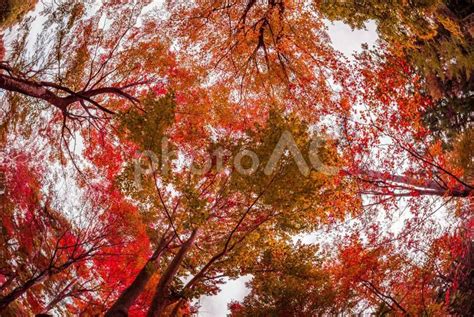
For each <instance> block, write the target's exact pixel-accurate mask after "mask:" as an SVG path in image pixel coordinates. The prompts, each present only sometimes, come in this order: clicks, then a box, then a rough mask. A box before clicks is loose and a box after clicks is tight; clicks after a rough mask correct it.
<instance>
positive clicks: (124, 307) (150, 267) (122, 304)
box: [104, 237, 171, 317]
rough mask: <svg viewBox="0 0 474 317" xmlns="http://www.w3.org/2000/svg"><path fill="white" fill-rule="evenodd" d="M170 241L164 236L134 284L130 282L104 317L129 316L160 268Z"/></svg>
mask: <svg viewBox="0 0 474 317" xmlns="http://www.w3.org/2000/svg"><path fill="white" fill-rule="evenodd" d="M170 241H171V239H167V237H163V238H162V239H161V241H160V243H159V245H158V247H157V248H156V250H155V252H154V253H153V255H152V256H151V257H150V259H148V261H147V262H146V264H145V266H143V268H142V269H141V270H140V272H139V273H138V274H137V276H136V277H135V279H134V280H133V282H132V284H130V286H128V287H127V288H126V289H125V290H124V291H123V292H122V294H120V296H119V298H118V299H117V300H116V301H115V303H114V304H113V305H112V307H110V309H109V310H108V311H107V312H106V313H105V315H104V317H121V316H128V311H129V309H130V307H131V306H132V305H133V303H134V302H135V300H136V299H137V297H138V296H139V295H140V294H141V293H142V292H143V290H144V289H145V286H146V284H147V283H148V281H149V280H150V278H151V277H152V276H153V274H154V273H155V272H156V270H157V268H158V265H157V261H158V259H159V258H160V257H161V255H162V254H163V253H164V251H165V250H166V248H167V246H168V244H169V242H170Z"/></svg>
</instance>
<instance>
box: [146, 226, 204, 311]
mask: <svg viewBox="0 0 474 317" xmlns="http://www.w3.org/2000/svg"><path fill="white" fill-rule="evenodd" d="M197 233H198V229H194V230H193V232H192V233H191V236H190V237H189V239H188V240H187V241H186V242H185V243H183V245H182V246H181V248H180V249H179V251H178V253H177V254H176V255H175V257H174V258H173V261H171V263H170V264H169V265H168V267H167V269H166V271H165V272H164V273H163V275H162V276H161V278H160V282H159V283H158V286H157V287H156V292H155V295H154V296H153V299H152V302H151V306H150V309H149V310H148V314H147V316H148V317H159V316H161V315H162V314H163V311H164V309H165V308H166V307H167V306H168V305H169V303H170V302H171V301H172V300H173V299H172V298H171V297H172V296H171V293H170V284H171V282H172V280H173V278H174V277H175V275H176V273H177V272H178V270H179V267H180V266H181V263H182V262H183V259H184V256H185V255H186V253H187V252H188V251H189V249H190V248H191V247H192V246H193V244H194V240H195V239H196V236H197Z"/></svg>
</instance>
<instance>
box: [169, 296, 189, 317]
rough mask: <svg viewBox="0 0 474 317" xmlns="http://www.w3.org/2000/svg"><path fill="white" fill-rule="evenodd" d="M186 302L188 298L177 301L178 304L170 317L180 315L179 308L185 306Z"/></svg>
mask: <svg viewBox="0 0 474 317" xmlns="http://www.w3.org/2000/svg"><path fill="white" fill-rule="evenodd" d="M185 302H186V300H184V299H181V300H179V301H178V302H177V303H176V305H174V307H173V311H172V312H171V314H170V317H178V313H179V309H180V308H181V306H183V304H184V303H185Z"/></svg>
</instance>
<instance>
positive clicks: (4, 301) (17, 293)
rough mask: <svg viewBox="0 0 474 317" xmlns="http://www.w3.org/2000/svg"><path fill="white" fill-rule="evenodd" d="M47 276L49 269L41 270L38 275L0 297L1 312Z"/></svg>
mask: <svg viewBox="0 0 474 317" xmlns="http://www.w3.org/2000/svg"><path fill="white" fill-rule="evenodd" d="M46 276H47V271H43V272H41V273H40V274H39V275H38V276H36V277H34V278H31V279H29V280H28V281H26V282H25V283H23V284H22V285H21V286H18V287H16V288H15V289H14V290H12V291H11V292H10V293H8V294H7V295H5V296H3V297H1V298H0V312H2V311H3V310H4V309H5V308H7V307H8V305H10V304H11V303H12V302H13V301H15V300H16V299H17V298H19V297H21V296H22V295H23V294H25V293H26V292H27V291H28V290H29V289H30V288H31V287H33V286H34V285H36V284H37V283H39V282H40V281H41V280H43V279H44V278H45V277H46Z"/></svg>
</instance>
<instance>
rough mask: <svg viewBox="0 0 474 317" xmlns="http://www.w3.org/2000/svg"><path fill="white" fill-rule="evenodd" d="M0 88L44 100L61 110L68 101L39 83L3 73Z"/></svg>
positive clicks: (0, 77)
mask: <svg viewBox="0 0 474 317" xmlns="http://www.w3.org/2000/svg"><path fill="white" fill-rule="evenodd" d="M0 88H1V89H4V90H8V91H13V92H18V93H20V94H23V95H26V96H30V97H34V98H38V99H42V100H45V101H47V102H49V103H50V104H52V105H54V106H56V107H58V108H59V109H61V110H65V108H66V106H67V104H68V103H70V101H69V100H66V98H61V97H58V96H57V95H56V94H54V93H53V92H51V91H50V90H48V89H46V88H44V87H43V86H41V85H39V84H36V83H34V82H32V81H26V80H22V79H17V78H14V77H10V76H7V75H3V74H0Z"/></svg>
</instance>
